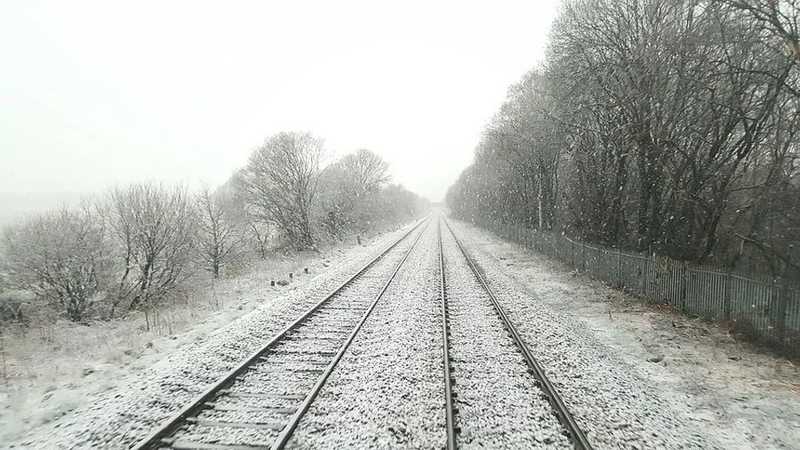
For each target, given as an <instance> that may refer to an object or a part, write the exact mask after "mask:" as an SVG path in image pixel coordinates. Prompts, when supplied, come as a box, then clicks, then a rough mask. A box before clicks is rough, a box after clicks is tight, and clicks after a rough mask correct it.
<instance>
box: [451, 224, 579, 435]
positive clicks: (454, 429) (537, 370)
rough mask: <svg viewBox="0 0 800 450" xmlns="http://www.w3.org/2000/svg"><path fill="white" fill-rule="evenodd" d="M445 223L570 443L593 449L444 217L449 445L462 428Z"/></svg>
mask: <svg viewBox="0 0 800 450" xmlns="http://www.w3.org/2000/svg"><path fill="white" fill-rule="evenodd" d="M442 222H443V223H444V224H445V226H446V228H447V230H448V232H449V234H450V235H451V236H452V239H453V241H455V243H456V246H457V247H458V249H459V250H460V254H461V255H462V256H463V257H464V260H465V261H466V263H467V265H468V266H469V268H470V270H471V272H472V274H473V275H474V276H475V279H476V280H477V282H478V284H479V285H480V286H481V288H482V289H483V290H484V291H485V293H486V295H487V296H488V298H489V299H490V301H491V303H492V307H493V309H494V311H495V312H496V313H497V316H498V317H499V318H500V320H501V321H502V324H503V327H504V328H505V330H506V331H507V332H508V335H509V337H510V338H511V340H513V342H514V345H515V346H516V348H517V349H518V350H519V352H520V353H521V354H522V357H523V359H524V360H525V364H526V365H527V368H528V372H529V373H530V374H531V375H533V377H534V378H535V380H536V386H537V387H538V388H539V389H541V391H542V393H543V395H544V396H545V398H546V399H547V401H548V402H549V403H550V406H551V407H552V411H553V414H554V415H555V416H556V418H557V419H558V422H559V423H560V424H561V425H562V426H563V428H564V434H566V436H567V437H568V438H569V440H570V441H571V443H572V444H573V446H574V448H575V449H578V450H590V449H592V446H591V444H590V443H589V441H588V440H587V438H586V436H585V435H584V433H583V431H582V430H581V429H580V427H579V426H578V424H577V422H576V421H575V418H574V417H573V416H572V414H571V413H570V412H569V410H568V409H567V407H566V405H565V404H564V401H563V400H562V399H561V396H560V395H559V393H558V391H557V390H556V388H555V387H554V386H553V384H552V383H551V382H550V380H549V379H548V378H547V375H546V374H545V372H544V369H543V368H542V367H541V365H540V364H539V362H538V361H537V360H536V359H535V358H534V356H533V354H532V353H531V351H530V349H529V348H528V346H527V345H526V344H525V342H524V341H523V339H522V337H521V336H520V334H519V332H518V331H517V329H516V327H514V325H513V323H512V322H511V320H510V319H509V318H508V315H507V314H506V313H505V310H504V309H503V307H502V306H501V305H500V303H499V302H498V301H497V297H496V296H495V294H494V292H493V291H492V289H491V287H490V286H489V284H488V283H487V282H486V279H485V277H484V276H483V274H482V273H481V271H480V270H479V269H478V266H477V265H476V263H475V261H474V260H473V259H472V257H471V256H470V255H469V253H468V252H467V251H466V249H465V248H464V246H463V244H462V243H461V241H460V240H459V239H458V237H457V236H456V235H455V233H454V232H453V230H452V228H451V227H450V224H449V223H447V220H446V219H444V218H442V219H441V220H440V223H439V271H440V275H441V279H440V286H441V290H440V296H441V313H442V330H443V331H442V333H443V352H442V353H443V359H444V379H445V408H446V411H445V413H446V430H447V441H446V446H447V448H448V449H455V448H456V447H457V442H458V439H457V434H458V432H459V431H460V428H459V426H458V425H456V423H455V422H456V418H457V415H458V408H457V406H456V404H457V401H456V395H457V394H456V392H455V391H456V389H455V380H456V378H455V377H454V376H453V370H454V369H455V368H454V367H453V360H452V357H451V356H450V354H451V348H450V339H449V338H450V334H451V331H450V323H449V322H450V312H449V308H448V296H447V280H446V277H445V257H444V249H443V244H442V230H441V228H442V227H441V223H442Z"/></svg>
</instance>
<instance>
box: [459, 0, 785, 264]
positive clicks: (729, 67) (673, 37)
mask: <svg viewBox="0 0 800 450" xmlns="http://www.w3.org/2000/svg"><path fill="white" fill-rule="evenodd" d="M799 8H800V7H798V6H797V5H795V3H794V2H790V1H785V0H784V1H774V0H724V1H723V0H712V1H701V0H687V1H684V0H666V1H664V0H570V1H565V2H564V3H563V4H562V6H561V10H560V12H559V14H558V17H557V19H556V20H555V22H554V24H553V27H552V30H551V34H550V37H549V42H548V46H547V52H546V58H545V61H544V63H542V64H541V65H540V66H537V67H535V68H534V69H532V70H531V71H530V72H528V73H527V74H526V75H525V76H524V77H523V78H522V80H521V81H520V82H518V83H516V84H514V85H513V86H511V87H510V88H509V90H508V96H507V99H506V101H505V102H504V104H503V105H502V106H501V108H500V110H499V111H497V113H496V114H495V116H494V117H493V119H492V120H491V122H490V123H489V124H488V125H487V126H486V129H485V131H484V134H483V136H482V139H481V141H480V143H479V145H478V147H477V149H476V151H475V158H474V162H473V164H472V165H471V166H470V167H468V168H467V169H466V170H464V172H463V173H462V174H461V176H460V177H459V179H458V180H457V182H456V183H455V184H454V185H453V186H452V187H451V188H450V190H449V192H448V195H447V203H448V205H449V207H450V208H451V209H452V210H453V212H454V214H456V215H458V216H460V217H462V218H465V219H468V220H473V221H480V220H482V219H491V220H495V221H498V220H499V221H503V222H507V223H515V224H523V225H525V226H528V227H530V228H535V229H538V230H543V231H555V232H560V233H566V234H569V235H571V236H573V237H577V238H579V239H582V240H585V241H589V242H594V243H599V244H602V245H606V246H611V247H616V248H623V249H628V250H636V251H641V252H652V253H657V254H659V255H663V256H667V257H670V258H673V259H676V260H681V261H687V262H690V263H695V264H706V263H713V264H717V265H724V266H727V267H729V268H733V269H741V270H747V271H759V272H762V273H767V274H770V275H772V276H775V277H783V278H794V279H800V246H799V245H798V243H800V175H799V173H800V151H798V139H800V136H798V133H799V132H800V127H798V125H800V122H798V121H799V120H800V107H799V106H800V104H799V103H798V102H799V101H800V91H798V64H800V45H798V16H799V15H800V9H799Z"/></svg>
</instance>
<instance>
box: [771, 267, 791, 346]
mask: <svg viewBox="0 0 800 450" xmlns="http://www.w3.org/2000/svg"><path fill="white" fill-rule="evenodd" d="M776 283H777V284H778V286H777V288H778V304H777V305H776V306H777V308H776V311H775V316H774V317H775V319H774V320H775V334H776V335H777V338H778V345H780V346H783V345H784V342H783V340H784V338H785V337H786V310H787V309H788V308H787V306H788V303H789V283H787V282H786V281H785V280H783V279H782V278H780V277H778V279H777V280H776Z"/></svg>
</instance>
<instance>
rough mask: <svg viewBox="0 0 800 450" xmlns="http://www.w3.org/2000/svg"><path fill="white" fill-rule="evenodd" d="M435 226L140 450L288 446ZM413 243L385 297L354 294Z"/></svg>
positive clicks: (310, 314) (342, 289) (321, 306)
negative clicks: (368, 278) (423, 237)
mask: <svg viewBox="0 0 800 450" xmlns="http://www.w3.org/2000/svg"><path fill="white" fill-rule="evenodd" d="M429 222H430V221H429V220H422V221H420V222H419V223H418V224H417V225H415V226H414V227H413V228H412V229H411V230H409V231H408V232H407V233H405V234H404V235H403V236H402V237H401V238H400V239H398V240H397V241H395V242H394V243H393V244H391V245H390V246H389V247H388V248H386V249H385V250H384V251H383V252H381V254H379V255H378V256H377V257H375V258H374V259H373V260H371V261H370V262H369V263H367V264H366V265H365V266H364V267H363V268H362V269H361V270H359V271H358V272H357V273H356V274H355V275H353V276H352V277H350V278H349V279H348V280H347V281H345V282H344V283H342V284H341V285H340V286H339V287H338V288H336V289H335V290H334V291H333V292H331V293H330V294H329V295H327V296H326V297H325V298H324V299H322V300H321V301H320V302H319V303H317V304H316V305H314V306H313V307H312V308H310V309H309V310H308V311H306V312H305V313H304V314H303V315H302V316H300V317H299V318H298V319H296V320H295V321H294V322H293V323H291V324H290V325H289V326H287V327H286V328H285V329H284V330H283V331H281V332H280V333H278V334H277V335H276V336H274V337H273V338H272V339H270V340H269V342H267V343H266V344H265V345H264V346H263V347H261V348H260V349H258V350H257V351H256V352H254V353H253V354H252V355H251V356H250V357H248V358H247V359H246V360H245V361H244V362H242V363H241V364H239V365H238V366H237V367H235V368H234V369H233V370H231V371H230V372H228V373H227V374H226V375H225V376H224V377H222V378H221V379H220V380H219V381H217V382H216V383H214V384H213V385H212V386H211V387H209V388H208V389H207V390H206V391H205V392H203V394H201V395H200V396H199V397H198V398H196V399H195V400H194V401H193V402H191V403H190V404H189V405H186V406H185V407H184V408H183V409H181V410H180V411H179V412H178V413H177V414H175V415H174V416H173V417H171V418H170V419H169V420H167V421H166V422H164V423H163V424H162V425H161V426H159V427H158V428H157V429H155V430H154V431H153V432H152V433H151V434H150V435H149V436H148V437H147V438H145V439H144V440H142V441H141V442H140V443H139V444H137V446H136V447H135V448H136V449H140V450H145V449H176V450H178V449H202V450H252V449H264V448H272V449H281V448H284V446H285V445H286V443H287V442H288V441H289V439H290V438H291V436H292V433H293V432H294V430H295V428H296V427H297V424H298V423H299V422H300V419H301V418H302V417H303V415H304V414H305V412H306V411H307V410H308V408H309V407H310V405H311V403H312V402H313V401H314V399H315V398H316V396H317V394H318V393H319V391H320V390H321V388H322V387H323V385H324V384H325V382H326V380H327V379H328V377H329V376H330V374H331V373H332V372H333V370H334V368H335V367H336V365H337V364H338V362H339V360H340V359H341V357H342V355H344V353H345V352H346V351H347V348H348V347H349V345H350V343H351V342H352V341H353V339H354V338H355V336H356V335H357V334H358V332H359V330H360V329H361V327H362V325H363V324H364V322H365V321H366V320H367V318H368V317H369V315H370V313H371V312H372V310H373V309H374V307H375V305H376V304H377V302H378V301H379V300H380V299H381V297H382V296H383V294H384V292H385V291H386V289H387V288H388V287H389V285H390V284H391V283H392V281H393V280H394V278H395V276H396V275H397V273H398V271H399V270H400V268H401V267H402V266H403V264H404V263H405V261H406V259H407V258H408V256H409V255H410V254H411V252H412V251H413V250H414V248H415V247H416V244H417V242H418V241H419V239H420V237H421V236H422V235H423V234H424V232H425V229H426V228H427V226H428V225H427V224H428V223H429ZM423 224H425V225H424V226H423ZM420 227H422V230H421V231H419V229H420ZM415 232H417V233H416V235H415V236H414V233H415ZM407 239H411V240H412V242H411V245H410V246H409V248H408V249H407V250H406V251H405V252H404V253H403V256H402V258H401V259H400V261H399V262H398V263H397V264H396V265H395V266H394V269H393V270H392V272H391V275H390V276H389V277H388V279H386V280H385V282H383V283H382V285H381V287H380V288H379V289H378V290H377V294H374V295H365V294H364V293H363V292H357V293H356V292H353V295H348V294H350V289H353V287H352V285H353V284H354V283H355V282H356V281H357V280H359V279H361V278H363V277H365V275H366V274H368V273H369V272H370V269H372V268H373V266H374V265H375V264H376V263H377V262H378V261H379V260H381V259H383V258H384V257H385V256H386V255H388V254H389V253H390V252H392V250H394V249H395V248H396V247H397V246H398V245H399V244H400V243H401V242H403V241H405V240H407ZM372 292H373V293H374V292H375V290H372Z"/></svg>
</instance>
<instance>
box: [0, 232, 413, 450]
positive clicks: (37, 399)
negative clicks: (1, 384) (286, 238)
mask: <svg viewBox="0 0 800 450" xmlns="http://www.w3.org/2000/svg"><path fill="white" fill-rule="evenodd" d="M402 232H403V230H398V231H395V232H392V233H388V234H386V235H383V236H381V237H379V238H376V239H375V240H374V241H373V242H372V243H371V244H370V245H368V246H365V247H360V246H359V247H354V248H352V249H350V250H348V251H346V252H342V251H341V250H332V251H331V252H330V253H328V254H323V255H320V257H319V259H318V260H316V261H315V264H313V265H310V267H313V268H314V269H316V270H319V271H321V273H319V274H318V275H313V276H311V277H305V279H303V278H298V277H295V282H294V283H293V284H291V285H290V286H289V287H287V288H277V287H270V285H269V281H270V278H271V277H270V273H268V272H265V271H259V270H256V271H253V272H251V273H248V274H245V275H243V276H241V277H238V278H236V279H234V280H226V281H223V282H220V283H218V284H217V286H216V287H217V291H216V297H218V298H220V299H223V300H224V301H225V302H227V303H228V304H229V306H234V305H236V306H237V307H236V308H234V309H233V311H234V312H233V313H232V314H231V315H234V316H235V315H236V312H239V314H241V312H240V310H239V308H238V307H239V306H242V305H250V308H252V310H251V311H250V312H247V313H245V314H243V315H241V318H240V319H239V320H236V321H233V322H229V323H227V324H226V321H229V320H230V319H231V315H228V314H221V316H222V317H206V318H205V319H203V322H202V323H197V324H195V326H194V327H192V328H191V329H190V330H189V331H187V332H185V333H181V334H180V335H177V336H169V337H163V338H157V339H152V341H151V342H152V343H151V345H150V346H148V347H147V348H146V349H145V350H142V351H141V354H139V351H137V353H136V354H132V355H131V356H130V358H129V359H128V360H126V363H127V364H125V365H123V366H121V367H120V366H114V367H106V368H101V367H96V368H95V369H97V370H94V369H93V370H94V372H93V373H89V374H87V375H86V376H85V377H84V378H82V379H80V382H77V383H73V382H70V383H67V384H64V383H60V384H57V386H58V387H57V389H54V390H53V392H52V393H46V394H44V395H41V394H40V392H38V391H26V390H24V386H23V390H21V391H10V392H5V393H4V395H3V403H4V404H3V405H2V410H1V411H2V417H0V418H2V426H1V428H0V429H2V433H3V439H2V444H0V447H2V448H26V449H28V448H47V449H52V448H70V447H76V446H77V447H86V446H103V447H113V448H119V447H125V446H127V445H130V444H131V443H133V442H135V441H136V440H137V439H141V438H142V437H144V435H146V434H147V433H148V432H149V431H150V429H151V428H152V427H153V426H155V425H156V424H158V423H159V422H161V421H163V420H164V419H165V418H167V417H168V416H169V415H170V414H171V413H172V412H174V411H175V410H176V409H177V408H178V407H180V406H182V405H183V404H185V403H186V402H188V401H190V400H191V399H192V398H194V396H196V395H197V394H198V393H199V392H201V391H202V390H203V388H204V386H205V385H206V384H208V383H210V382H213V381H215V380H216V379H217V378H218V377H219V376H221V375H222V374H224V373H225V372H227V371H228V370H230V368H232V367H233V366H234V365H235V364H237V363H238V362H240V361H241V360H242V359H243V358H244V357H245V356H247V355H248V354H249V353H251V352H252V351H253V350H255V348H257V347H259V346H260V345H261V344H262V343H263V342H264V339H266V338H269V337H271V336H272V335H273V334H274V333H276V332H277V331H279V330H280V329H281V328H283V327H284V326H285V325H286V324H288V323H289V321H291V320H293V319H295V318H296V317H297V316H298V315H299V314H300V313H301V312H303V311H305V310H306V309H307V308H308V307H310V306H311V305H312V304H314V303H316V302H317V301H319V300H320V299H321V298H322V297H323V296H324V295H325V294H327V293H329V291H330V290H332V289H333V288H334V287H336V286H337V285H338V284H340V283H341V282H342V281H343V280H344V279H345V277H347V276H349V275H352V273H353V272H355V271H356V270H358V269H359V268H360V267H361V266H363V264H364V263H365V262H366V261H367V260H368V259H369V258H371V257H373V256H374V255H376V254H377V253H378V252H379V251H380V250H381V249H383V248H384V246H385V245H387V244H388V243H389V242H391V241H392V240H393V239H396V238H397V237H399V236H400V235H401V233H402ZM329 265H333V267H330V268H329V269H328V270H325V271H323V269H324V268H325V267H326V266H329ZM314 272H315V270H312V274H313V273H314ZM245 308H246V306H245ZM243 309H244V308H243ZM225 324H226V325H225ZM223 325H224V326H223ZM89 329H91V327H90V328H89ZM73 359H75V358H73ZM78 359H80V358H78ZM67 361H69V360H67ZM197 361H202V363H201V364H196V362H197ZM81 369H82V367H81ZM43 372H44V373H47V371H46V370H44V371H43ZM56 382H58V380H56ZM48 395H49V397H48ZM20 398H22V399H23V400H24V401H19V399H20ZM39 411H41V412H42V414H44V415H45V416H46V418H44V419H41V420H38V419H37V418H36V417H35V416H36V414H37V413H39ZM18 415H21V416H22V417H23V418H24V419H26V420H24V421H23V420H17V419H12V418H13V417H15V416H18Z"/></svg>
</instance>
